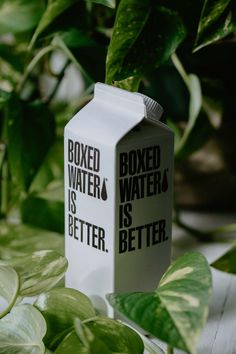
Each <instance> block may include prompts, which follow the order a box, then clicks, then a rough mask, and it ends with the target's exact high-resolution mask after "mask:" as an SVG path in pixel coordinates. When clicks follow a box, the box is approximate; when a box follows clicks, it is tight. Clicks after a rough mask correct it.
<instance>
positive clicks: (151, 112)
mask: <svg viewBox="0 0 236 354" xmlns="http://www.w3.org/2000/svg"><path fill="white" fill-rule="evenodd" d="M136 95H139V96H141V97H142V98H143V102H144V105H145V107H146V118H147V119H150V120H154V121H157V120H159V119H160V118H161V116H162V114H163V108H162V106H161V105H160V104H159V103H158V102H156V101H154V100H153V99H152V98H150V97H148V96H146V95H143V94H142V93H139V92H136Z"/></svg>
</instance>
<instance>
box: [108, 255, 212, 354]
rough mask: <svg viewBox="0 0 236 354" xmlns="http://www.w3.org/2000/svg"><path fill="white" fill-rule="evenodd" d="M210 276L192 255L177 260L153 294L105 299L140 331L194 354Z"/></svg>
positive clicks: (199, 258)
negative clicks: (141, 329) (140, 329)
mask: <svg viewBox="0 0 236 354" xmlns="http://www.w3.org/2000/svg"><path fill="white" fill-rule="evenodd" d="M210 292H211V272H210V268H209V266H208V264H207V262H206V260H205V258H204V257H203V256H202V255H200V254H199V253H196V252H189V253H186V254H185V255H184V256H182V257H180V258H179V259H177V260H176V261H175V262H174V263H173V264H172V265H171V266H170V267H169V268H168V270H167V271H166V273H165V274H164V276H163V277H162V279H161V281H160V284H159V286H158V288H157V290H156V291H154V292H150V293H130V294H112V295H109V297H108V298H109V301H110V303H111V304H112V305H113V306H114V307H115V308H116V309H117V310H118V311H120V312H121V313H122V314H124V315H126V316H127V317H128V318H129V319H131V320H132V321H133V322H135V323H136V324H138V325H139V326H140V327H142V328H143V329H145V330H146V331H148V332H149V333H151V334H152V335H154V336H156V337H157V338H159V339H161V340H163V341H165V342H167V343H168V344H169V345H170V346H172V347H177V348H180V349H182V350H184V351H186V352H187V353H191V354H193V353H196V344H197V338H198V336H199V334H200V332H201V329H202V327H203V325H204V323H205V321H206V319H207V314H208V304H209V295H210Z"/></svg>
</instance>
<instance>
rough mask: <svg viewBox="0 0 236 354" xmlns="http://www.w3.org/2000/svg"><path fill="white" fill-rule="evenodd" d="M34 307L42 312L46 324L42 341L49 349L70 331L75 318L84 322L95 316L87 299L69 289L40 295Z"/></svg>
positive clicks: (60, 289)
mask: <svg viewBox="0 0 236 354" xmlns="http://www.w3.org/2000/svg"><path fill="white" fill-rule="evenodd" d="M35 306H36V307H37V308H38V309H39V310H40V312H42V314H43V316H44V318H45V320H46V322H47V334H46V336H45V338H44V341H45V343H46V345H47V346H48V347H49V349H51V348H54V347H55V346H57V344H58V343H57V342H58V341H59V340H61V338H63V337H65V335H66V334H67V333H68V331H71V327H73V324H74V319H75V318H76V317H79V318H80V319H81V320H85V319H87V318H90V317H94V316H96V313H95V310H94V308H93V305H92V303H91V301H90V300H89V298H88V297H87V296H86V295H84V294H83V293H81V292H79V291H77V290H75V289H69V288H56V289H52V290H50V291H49V292H46V293H44V294H41V295H40V296H39V297H38V299H37V300H36V302H35Z"/></svg>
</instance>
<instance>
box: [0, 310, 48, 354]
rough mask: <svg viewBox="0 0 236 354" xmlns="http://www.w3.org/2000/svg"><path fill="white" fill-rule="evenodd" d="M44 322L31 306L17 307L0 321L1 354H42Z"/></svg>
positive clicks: (44, 331)
mask: <svg viewBox="0 0 236 354" xmlns="http://www.w3.org/2000/svg"><path fill="white" fill-rule="evenodd" d="M45 333H46V322H45V320H44V318H43V316H42V315H41V313H40V312H39V311H38V310H37V309H36V308H35V307H34V306H32V305H19V306H16V307H14V308H13V309H12V311H11V312H10V313H9V314H8V315H6V316H5V317H4V318H2V319H1V320H0V353H1V354H44V352H45V347H44V344H43V337H44V335H45Z"/></svg>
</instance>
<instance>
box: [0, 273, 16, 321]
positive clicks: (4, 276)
mask: <svg viewBox="0 0 236 354" xmlns="http://www.w3.org/2000/svg"><path fill="white" fill-rule="evenodd" d="M19 285H20V281H19V276H18V274H17V273H16V271H15V269H14V268H12V267H9V266H0V303H1V305H2V304H3V305H4V306H1V307H0V318H2V317H4V316H5V315H6V313H8V312H9V311H10V310H11V308H12V306H13V305H14V303H15V301H16V299H17V295H18V290H19Z"/></svg>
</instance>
